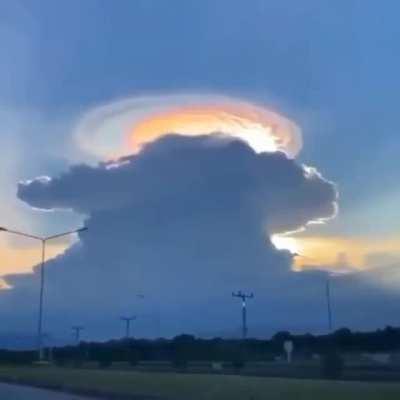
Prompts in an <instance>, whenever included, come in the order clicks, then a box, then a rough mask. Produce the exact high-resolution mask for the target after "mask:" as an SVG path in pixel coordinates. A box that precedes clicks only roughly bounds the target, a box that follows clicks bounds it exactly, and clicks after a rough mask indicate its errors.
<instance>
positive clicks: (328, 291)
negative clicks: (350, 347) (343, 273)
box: [326, 276, 333, 333]
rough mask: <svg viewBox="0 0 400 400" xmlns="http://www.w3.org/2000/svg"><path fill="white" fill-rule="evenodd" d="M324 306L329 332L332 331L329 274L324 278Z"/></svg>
mask: <svg viewBox="0 0 400 400" xmlns="http://www.w3.org/2000/svg"><path fill="white" fill-rule="evenodd" d="M326 306H327V311H328V327H329V333H331V332H332V327H333V326H332V306H331V285H330V279H329V276H328V278H327V279H326Z"/></svg>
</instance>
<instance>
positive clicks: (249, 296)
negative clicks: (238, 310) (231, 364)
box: [232, 290, 254, 339]
mask: <svg viewBox="0 0 400 400" xmlns="http://www.w3.org/2000/svg"><path fill="white" fill-rule="evenodd" d="M232 297H239V298H240V299H241V300H242V338H243V339H246V337H247V332H248V329H247V308H246V299H252V298H253V297H254V294H253V293H251V294H245V293H242V292H241V291H240V290H239V291H238V292H237V293H232Z"/></svg>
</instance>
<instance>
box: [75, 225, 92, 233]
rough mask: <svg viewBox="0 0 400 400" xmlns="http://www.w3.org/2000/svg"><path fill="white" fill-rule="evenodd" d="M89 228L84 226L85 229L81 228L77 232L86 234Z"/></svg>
mask: <svg viewBox="0 0 400 400" xmlns="http://www.w3.org/2000/svg"><path fill="white" fill-rule="evenodd" d="M88 229H89V228H88V227H87V226H84V227H82V228H79V229H78V230H77V232H85V231H87V230H88Z"/></svg>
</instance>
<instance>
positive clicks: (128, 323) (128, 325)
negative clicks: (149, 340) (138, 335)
mask: <svg viewBox="0 0 400 400" xmlns="http://www.w3.org/2000/svg"><path fill="white" fill-rule="evenodd" d="M135 319H136V316H132V317H121V321H124V322H125V337H126V338H127V339H129V338H130V336H131V321H134V320H135Z"/></svg>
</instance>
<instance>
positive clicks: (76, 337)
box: [72, 326, 85, 344]
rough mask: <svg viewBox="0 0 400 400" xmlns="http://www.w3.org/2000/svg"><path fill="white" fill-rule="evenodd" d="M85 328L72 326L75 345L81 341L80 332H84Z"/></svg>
mask: <svg viewBox="0 0 400 400" xmlns="http://www.w3.org/2000/svg"><path fill="white" fill-rule="evenodd" d="M84 329H85V328H84V327H83V326H73V327H72V330H73V331H74V332H75V340H76V343H77V344H79V342H80V340H81V332H82V331H83V330H84Z"/></svg>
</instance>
